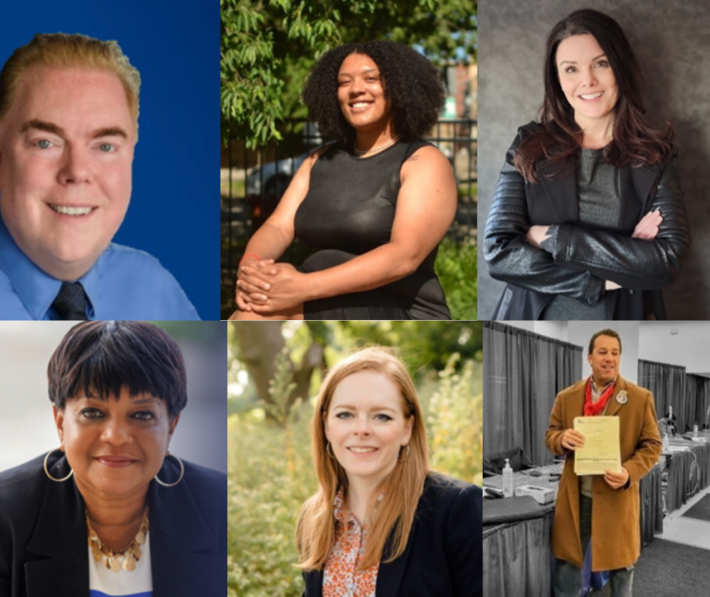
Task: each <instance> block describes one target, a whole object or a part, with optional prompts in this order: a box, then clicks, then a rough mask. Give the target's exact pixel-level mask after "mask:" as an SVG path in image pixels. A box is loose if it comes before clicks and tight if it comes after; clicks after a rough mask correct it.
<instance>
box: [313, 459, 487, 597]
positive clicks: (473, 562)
mask: <svg viewBox="0 0 710 597" xmlns="http://www.w3.org/2000/svg"><path fill="white" fill-rule="evenodd" d="M482 504H483V493H482V491H481V488H480V487H478V486H476V485H469V484H468V483H464V482H463V481H458V480H456V479H452V478H450V477H445V476H444V475H439V474H437V473H432V474H430V475H429V477H428V478H427V480H426V483H425V485H424V493H423V494H422V497H421V498H420V499H419V504H418V506H417V513H416V515H415V518H414V525H413V527H412V532H411V534H410V536H409V541H408V542H407V549H406V550H405V552H404V553H403V554H402V555H401V556H400V557H399V558H397V559H396V560H395V561H394V562H390V563H389V564H385V563H381V564H380V569H379V572H378V574H377V586H376V590H375V595H376V597H481V596H482V595H483V592H482V591H483V588H482V576H481V567H482V556H481V549H482V544H483V538H482V534H483V531H482V529H483V526H482V524H483V523H482V518H481V516H482V514H481V513H482ZM303 578H304V580H305V582H306V590H305V592H304V595H305V597H322V595H323V571H322V570H315V571H312V572H305V573H304V574H303Z"/></svg>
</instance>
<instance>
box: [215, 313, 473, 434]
mask: <svg viewBox="0 0 710 597" xmlns="http://www.w3.org/2000/svg"><path fill="white" fill-rule="evenodd" d="M259 325H260V327H259V328H257V327H255V326H254V325H253V324H251V323H247V322H233V323H232V324H231V325H230V326H229V328H228V336H227V337H228V343H229V345H228V350H229V354H230V364H229V373H228V374H229V382H230V384H237V382H238V379H239V376H240V374H241V375H242V376H243V378H244V379H246V378H247V377H248V380H249V382H248V384H239V385H240V386H241V392H240V394H239V395H236V394H232V395H231V396H230V398H229V407H228V408H229V412H230V413H237V412H246V411H249V410H252V409H254V408H259V409H263V408H264V404H269V405H271V406H269V408H267V413H268V416H269V419H270V420H271V421H280V422H283V421H284V420H285V418H286V417H287V416H288V412H289V409H290V408H291V406H292V405H293V404H294V403H295V402H296V400H297V399H298V398H304V396H305V395H307V394H308V390H307V389H305V388H310V393H311V395H312V394H313V391H314V389H315V388H316V387H317V385H318V384H319V383H320V380H321V378H322V368H323V367H322V366H321V364H320V359H321V356H320V355H323V359H324V363H322V365H323V366H325V367H327V366H330V365H332V364H333V363H335V361H337V360H338V359H339V358H340V357H341V356H343V355H344V354H346V353H348V352H350V351H352V350H353V349H355V348H357V347H364V346H371V345H381V346H393V347H396V348H397V349H398V350H399V351H400V353H401V354H402V356H403V358H404V360H405V362H406V363H407V365H408V367H409V371H410V373H411V374H412V376H413V377H414V379H415V381H416V382H417V383H421V384H426V383H429V382H431V381H432V378H433V377H434V376H433V372H436V371H441V370H443V369H444V368H446V366H447V363H448V362H449V359H450V358H451V356H452V355H453V354H458V355H460V357H461V360H460V361H455V363H454V367H455V368H457V369H460V368H461V366H462V363H465V362H466V361H467V360H476V361H479V362H480V360H481V348H482V346H483V334H482V325H481V323H479V322H477V321H461V322H459V321H427V322H421V321H377V322H371V321H337V322H334V321H313V322H287V323H284V322H263V323H262V324H259ZM257 330H259V331H260V333H261V334H262V335H263V337H261V338H260V337H257V336H255V335H254V334H255V332H256V331H257ZM275 335H277V336H278V337H274V336H275ZM240 338H241V342H240ZM284 350H285V352H282V351H284ZM314 355H316V358H315V359H314V358H313V357H314ZM279 359H285V361H286V365H285V366H287V367H288V370H289V376H288V377H287V378H286V379H283V380H281V379H279V380H276V381H275V379H276V375H275V371H276V366H277V360H279ZM274 383H278V384H280V387H285V388H288V393H287V394H288V396H287V398H285V399H284V401H282V402H278V401H277V399H276V398H275V396H274V391H273V385H274ZM294 384H295V385H294ZM282 393H285V392H276V394H277V395H280V394H282ZM274 409H275V410H274ZM277 412H278V413H279V414H278V416H276V413H277Z"/></svg>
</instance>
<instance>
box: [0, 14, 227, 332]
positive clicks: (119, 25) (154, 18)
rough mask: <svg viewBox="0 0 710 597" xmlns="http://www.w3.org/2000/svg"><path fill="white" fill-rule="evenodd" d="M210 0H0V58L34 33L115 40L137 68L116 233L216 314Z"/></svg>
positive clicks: (215, 127)
mask: <svg viewBox="0 0 710 597" xmlns="http://www.w3.org/2000/svg"><path fill="white" fill-rule="evenodd" d="M219 31H220V29H219V4H218V2H217V0H174V1H169V0H148V1H146V0H142V1H139V0H121V1H120V2H115V1H109V0H94V1H93V2H89V1H88V0H85V1H82V0H62V1H61V2H58V1H56V0H52V1H49V0H35V1H34V2H4V3H3V6H2V16H0V63H2V64H4V63H5V61H6V60H7V59H8V58H9V57H10V54H12V52H13V51H14V50H15V49H16V48H17V47H19V46H21V45H24V44H26V43H28V42H29V41H30V40H31V39H32V37H33V36H34V34H35V33H56V32H62V33H83V34H85V35H90V36H92V37H96V38H99V39H104V40H109V39H114V40H116V41H118V43H119V45H120V46H121V48H122V50H123V51H124V53H125V54H126V55H127V56H128V58H129V59H130V61H131V63H132V64H133V65H134V66H135V67H136V68H137V69H138V70H139V71H140V74H141V81H142V85H141V95H140V116H139V120H138V124H139V141H138V145H137V146H136V152H135V159H134V162H133V195H132V198H131V204H130V206H129V208H128V213H127V214H126V219H125V220H124V222H123V225H122V226H121V229H120V230H119V232H118V234H117V235H116V236H115V237H114V242H116V243H119V244H123V245H128V246H130V247H134V248H137V249H141V250H143V251H146V252H148V253H150V254H151V255H153V256H155V257H156V258H158V259H159V260H160V262H161V263H162V264H163V266H165V267H166V268H167V269H168V270H169V271H170V272H171V273H172V274H173V275H174V276H175V277H176V278H177V280H178V282H179V283H180V285H181V286H182V288H183V289H184V290H185V292H186V294H187V296H188V298H189V299H190V300H191V301H192V304H193V305H195V308H196V309H197V311H198V313H199V314H200V317H201V318H202V319H215V320H218V319H219V318H220V311H219V305H220V296H219V203H218V202H217V200H216V198H217V191H218V189H217V175H216V170H217V164H218V163H219V134H220V133H219V126H220V120H219V110H218V106H219Z"/></svg>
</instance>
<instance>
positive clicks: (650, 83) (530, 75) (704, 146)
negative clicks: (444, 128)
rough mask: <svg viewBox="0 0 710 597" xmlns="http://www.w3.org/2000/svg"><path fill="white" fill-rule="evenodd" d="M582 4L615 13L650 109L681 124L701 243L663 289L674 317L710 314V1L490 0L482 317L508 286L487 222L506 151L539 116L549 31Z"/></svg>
mask: <svg viewBox="0 0 710 597" xmlns="http://www.w3.org/2000/svg"><path fill="white" fill-rule="evenodd" d="M578 8H594V9H597V10H600V11H602V12H605V13H607V14H609V15H610V16H612V17H613V18H614V19H616V20H617V21H618V22H619V23H620V24H621V26H622V27H623V29H624V31H625V32H626V34H627V36H628V38H629V41H630V43H631V45H632V47H633V48H634V51H635V52H636V55H637V58H638V60H639V62H640V65H641V70H642V74H643V76H644V80H645V85H644V99H645V105H646V108H647V111H648V115H649V118H650V119H651V121H652V122H654V123H657V124H660V123H663V122H665V121H670V122H671V123H672V125H673V127H674V129H675V135H676V137H675V143H676V145H677V146H678V149H679V152H680V156H679V169H680V174H681V182H682V185H683V189H684V192H685V202H686V206H687V208H688V216H689V220H690V226H691V232H692V236H693V245H692V248H691V250H690V254H689V255H688V257H687V258H686V260H685V263H684V267H683V271H682V273H681V275H680V277H679V278H678V280H677V281H676V283H675V284H674V285H673V286H672V287H671V288H668V289H666V290H665V291H664V296H665V299H666V307H667V311H668V318H669V319H710V233H709V232H708V230H709V229H710V209H708V199H707V194H708V192H707V186H708V174H707V173H708V171H709V170H710V35H708V24H709V23H710V3H706V2H705V0H688V1H683V2H671V1H668V0H647V1H646V2H633V1H630V0H600V1H596V2H595V1H580V0H546V1H545V2H519V1H518V0H496V1H495V2H484V3H481V6H479V13H478V48H479V50H478V177H479V183H478V214H479V216H478V218H479V219H478V224H479V225H478V229H479V238H480V239H481V243H480V245H481V246H479V253H478V260H479V268H478V318H479V319H490V317H491V315H492V313H493V309H494V308H495V305H496V303H497V301H498V298H499V297H500V294H501V292H502V290H503V287H504V285H503V284H502V283H501V282H497V281H495V280H492V279H491V278H490V277H489V276H488V268H487V266H486V264H485V262H484V260H483V255H482V238H483V230H484V226H485V222H486V218H487V217H488V210H489V207H490V201H491V198H492V197H493V192H494V190H495V185H496V182H497V180H498V174H499V172H500V169H501V167H502V165H503V161H504V159H505V152H506V150H507V149H508V147H509V146H510V144H511V142H512V141H513V139H514V137H515V133H516V130H517V128H518V127H519V126H520V125H522V124H525V123H527V122H529V121H531V120H536V119H537V110H538V108H539V107H540V105H541V103H542V97H543V85H542V72H543V60H544V51H545V41H546V37H547V34H548V32H549V31H550V29H551V28H552V27H553V26H554V24H555V23H556V22H557V21H559V20H560V19H561V18H562V17H564V16H565V15H567V14H569V13H570V12H572V11H573V10H576V9H578Z"/></svg>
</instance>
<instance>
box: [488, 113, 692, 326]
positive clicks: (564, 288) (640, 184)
mask: <svg viewBox="0 0 710 597" xmlns="http://www.w3.org/2000/svg"><path fill="white" fill-rule="evenodd" d="M540 126H541V125H539V124H537V123H535V122H531V123H529V124H527V125H525V126H523V127H520V128H519V129H518V135H517V136H516V138H515V141H514V142H513V145H512V146H511V147H510V149H509V150H508V153H507V155H506V163H505V165H504V166H503V170H502V171H501V174H500V179H499V181H498V186H497V187H496V191H495V196H494V197H493V202H492V204H491V209H490V212H489V214H488V222H487V224H486V230H485V234H484V246H483V252H484V256H485V259H486V261H487V262H488V267H489V272H490V275H491V277H492V278H495V279H496V280H502V281H504V282H507V283H508V286H507V287H506V288H505V290H504V291H503V295H502V297H501V300H500V301H499V303H498V307H497V308H496V312H495V314H494V316H493V319H509V320H524V319H540V316H541V315H542V312H543V311H544V309H545V307H547V305H549V303H550V302H551V301H552V299H553V298H554V297H555V296H556V295H558V294H563V295H566V296H569V297H572V298H574V299H576V300H579V301H582V302H584V303H587V304H590V305H592V304H596V303H597V301H599V300H600V299H601V300H603V301H604V304H605V315H606V319H635V320H640V319H648V318H653V317H655V318H656V319H665V318H666V315H665V308H664V306H663V297H662V295H661V291H660V288H662V287H664V286H669V285H670V284H671V283H672V282H673V280H674V278H675V276H676V275H677V274H678V272H679V270H680V263H681V258H682V256H683V254H684V253H685V252H686V250H687V249H688V247H689V246H690V232H689V230H688V222H687V217H686V212H685V205H684V204H683V194H682V191H681V188H680V182H679V180H678V172H677V170H676V168H675V156H674V159H673V160H671V161H669V162H668V163H666V164H664V165H663V166H659V165H642V166H625V167H623V168H621V170H620V171H619V175H620V189H621V198H622V203H621V213H620V215H619V222H618V225H617V227H616V229H614V230H609V229H599V228H594V227H591V226H584V225H580V224H579V202H578V200H577V187H576V180H575V172H574V168H568V169H567V170H566V171H568V172H569V173H570V174H569V175H563V176H557V177H556V178H555V179H554V180H553V179H550V178H549V177H546V175H549V174H551V173H553V172H557V171H558V170H559V164H552V163H550V162H549V161H547V160H543V161H541V162H540V163H539V164H538V165H537V166H536V170H537V174H538V180H539V182H537V183H530V182H528V181H526V180H525V179H524V178H523V177H522V176H521V175H520V173H519V172H518V171H517V170H516V169H515V167H514V166H513V159H514V157H515V152H516V150H517V147H518V145H519V144H520V141H521V140H522V138H523V137H524V136H525V135H527V134H530V133H531V132H533V131H535V130H537V129H538V128H539V127H540ZM657 208H660V210H661V215H662V216H663V222H662V223H661V226H660V227H659V231H658V234H657V235H656V238H655V239H654V240H652V241H647V240H640V239H635V238H631V234H632V233H633V230H634V227H635V226H636V224H637V223H638V221H639V220H640V219H641V218H642V217H643V216H644V215H645V214H646V213H648V212H649V211H653V210H655V209H657ZM536 224H537V225H541V226H547V225H552V224H558V225H559V228H558V232H557V242H556V247H555V250H554V254H551V253H548V252H547V251H545V250H543V249H538V248H536V247H533V246H532V245H531V244H529V243H528V242H527V241H526V240H525V235H526V233H527V231H528V229H529V228H530V226H532V225H536ZM605 280H611V281H612V282H616V283H617V284H619V285H620V286H621V287H622V289H621V290H614V291H607V292H605V291H604V283H605Z"/></svg>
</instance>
